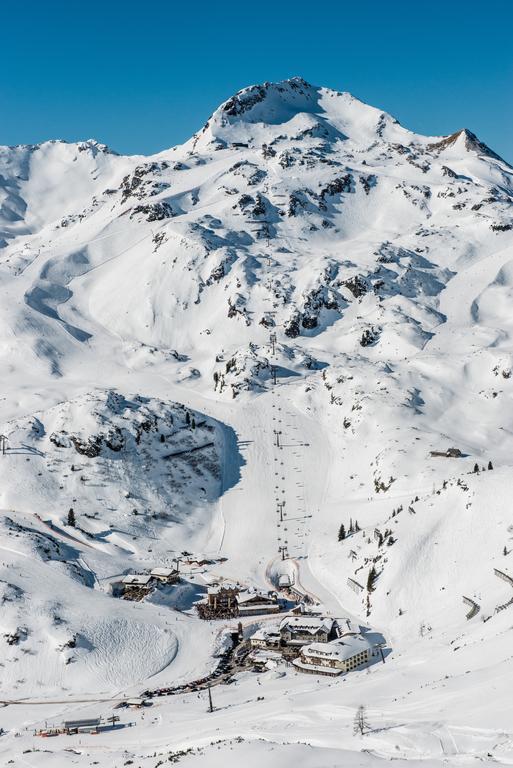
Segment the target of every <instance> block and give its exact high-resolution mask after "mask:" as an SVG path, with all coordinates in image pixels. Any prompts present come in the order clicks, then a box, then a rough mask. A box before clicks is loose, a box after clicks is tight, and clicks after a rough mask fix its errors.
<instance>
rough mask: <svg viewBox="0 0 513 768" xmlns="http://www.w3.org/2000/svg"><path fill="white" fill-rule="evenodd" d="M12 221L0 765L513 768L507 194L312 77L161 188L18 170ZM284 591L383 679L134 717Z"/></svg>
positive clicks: (8, 188)
mask: <svg viewBox="0 0 513 768" xmlns="http://www.w3.org/2000/svg"><path fill="white" fill-rule="evenodd" d="M0 192H1V197H0V203H1V208H0V243H1V247H0V311H1V314H2V317H1V323H0V355H1V358H2V359H1V366H2V371H3V375H2V384H3V387H2V393H1V396H0V422H1V423H0V432H1V434H2V435H3V436H5V441H4V443H3V444H4V445H5V449H4V451H5V452H3V453H2V445H0V454H2V455H0V509H1V512H0V606H1V610H0V647H1V648H2V654H1V658H0V699H1V701H2V703H3V706H2V707H1V708H0V727H1V728H2V735H1V736H0V762H1V764H2V765H13V766H31V768H32V767H33V768H35V767H36V766H37V768H40V767H45V768H46V766H51V767H52V768H61V766H62V767H63V768H64V767H67V766H80V767H81V766H90V765H97V766H99V767H100V768H114V767H115V768H118V766H119V767H121V766H124V765H133V766H136V767H137V768H139V767H140V768H156V766H158V765H165V764H169V763H170V762H171V763H172V762H178V763H179V764H181V765H184V766H189V765H191V766H195V765H198V766H203V765H204V766H208V768H216V766H221V765H223V766H228V767H229V766H232V765H233V766H235V765H236V764H237V765H238V764H240V762H241V761H243V762H244V763H245V765H247V766H248V768H253V766H255V767H256V766H260V765H266V766H270V768H274V766H276V767H277V766H280V768H282V767H285V768H288V766H304V767H305V768H327V766H339V765H348V766H355V768H356V766H362V768H371V767H374V766H376V765H378V764H380V763H382V762H383V761H388V760H395V761H399V762H400V763H403V764H406V763H407V764H409V765H411V764H414V765H417V764H418V763H420V761H422V764H423V765H429V766H430V767H431V766H439V765H441V764H442V763H444V764H453V765H458V766H460V765H472V764H474V763H476V761H479V762H480V763H482V762H485V763H486V762H490V763H492V762H493V763H500V764H505V765H506V764H511V762H512V761H513V737H512V733H513V731H512V726H511V684H512V678H513V664H512V658H513V646H512V640H511V638H512V626H513V605H512V597H513V586H511V583H510V582H509V581H508V578H507V577H508V576H510V577H511V576H513V517H512V515H511V509H510V485H511V479H512V460H511V456H512V455H513V451H512V448H513V431H512V430H513V401H512V394H511V387H513V376H512V370H513V357H512V353H513V348H512V341H511V330H512V324H511V323H512V321H511V317H512V315H511V296H512V285H513V269H512V263H513V262H512V258H513V219H512V215H511V211H512V205H511V202H512V199H513V171H512V169H511V167H510V166H509V165H508V164H507V163H506V162H504V161H503V160H501V159H500V158H499V157H497V156H496V155H495V154H494V153H493V151H492V150H490V149H489V148H487V147H486V146H485V145H484V144H482V143H481V142H480V141H479V139H478V138H477V137H475V136H474V135H473V134H472V133H471V132H470V131H461V132H456V133H455V134H453V135H452V136H450V137H423V136H419V135H417V134H414V133H411V132H410V131H408V130H406V129H405V128H403V127H402V126H400V125H399V124H398V123H397V121H395V120H394V119H393V118H392V117H391V116H389V115H386V114H385V113H383V112H381V111H380V110H376V109H374V108H372V107H369V106H367V105H365V104H363V103H362V102H360V101H358V100H357V99H355V98H354V97H352V96H350V95H349V94H346V93H342V94H339V93H337V92H334V91H331V90H329V89H323V88H316V87H314V86H311V85H309V84H307V83H305V82H304V81H303V80H301V79H300V78H294V79H292V80H289V81H284V82H282V83H277V84H267V83H266V84H264V85H261V86H252V87H250V88H248V89H245V90H244V91H242V92H240V93H239V94H236V95H235V96H234V97H232V98H231V99H229V100H228V101H227V102H225V104H223V105H221V107H220V108H219V109H218V110H217V111H216V112H215V113H214V115H213V116H212V117H211V119H210V120H209V122H208V123H207V125H206V126H205V127H204V128H203V129H202V130H201V131H199V132H198V134H196V135H195V136H194V137H193V138H192V139H191V140H190V141H189V142H187V143H186V144H184V145H182V146H179V147H176V148H173V149H170V150H166V151H165V152H163V153H161V154H159V155H156V156H154V157H151V158H147V157H142V156H141V157H123V156H119V155H116V154H115V153H113V152H111V151H110V150H109V149H108V148H107V147H105V146H104V145H101V144H98V143H97V142H93V141H88V142H83V143H82V144H66V143H64V142H47V143H44V144H41V145H37V146H31V147H27V146H20V147H3V148H1V149H0ZM450 449H453V450H450ZM282 502H285V505H284V507H282V510H283V513H282V517H283V519H282V520H280V513H279V509H280V506H279V505H281V504H282ZM70 509H72V510H73V514H74V517H75V525H72V524H70V519H69V510H70ZM356 521H357V523H358V528H359V530H357V531H356V532H351V533H349V530H350V526H351V523H353V526H351V528H353V527H354V523H355V522H356ZM341 525H344V527H345V531H346V534H347V535H346V536H345V538H342V539H341V540H339V531H340V526H341ZM184 553H188V554H186V555H184ZM176 558H179V559H180V560H181V562H180V572H181V583H180V584H179V585H175V586H172V587H168V588H165V589H159V590H154V591H152V592H151V593H150V594H148V595H147V596H146V597H144V599H142V600H140V601H130V600H123V599H120V598H119V597H116V596H114V594H113V592H112V585H113V584H114V583H116V582H117V581H119V579H121V578H122V577H123V576H124V575H126V574H128V573H145V572H148V571H149V570H151V569H152V568H155V567H158V566H165V567H170V566H172V565H173V563H174V562H176ZM372 568H374V570H375V578H374V579H371V580H369V572H370V570H371V569H372ZM497 572H499V575H498V573H497ZM285 573H287V574H289V575H290V576H291V578H292V579H293V580H294V582H295V584H296V586H297V588H298V590H300V591H301V592H302V593H303V594H304V595H305V596H307V599H308V600H310V601H311V605H315V610H317V611H319V612H320V613H321V614H322V615H326V616H331V617H338V618H343V617H347V618H349V619H351V620H352V621H353V622H355V623H356V624H358V625H360V626H361V627H364V628H366V629H368V631H369V632H371V633H373V635H375V636H376V637H377V636H380V637H382V638H383V639H384V646H385V647H386V655H385V658H384V662H385V663H382V661H379V662H378V663H372V664H369V665H367V666H364V667H362V668H358V669H356V670H354V671H351V672H348V673H345V674H342V675H340V676H339V677H336V678H330V677H326V676H320V675H314V674H308V675H307V674H303V673H301V672H300V671H298V670H296V668H295V667H293V666H292V665H290V664H287V663H286V662H285V661H283V662H280V663H277V664H276V665H271V666H270V668H269V669H268V670H267V671H260V672H255V671H253V670H251V669H249V668H242V667H241V668H240V669H238V670H236V671H234V672H233V674H232V676H231V680H226V678H223V679H222V680H220V679H217V680H216V679H212V688H211V695H212V701H213V711H209V709H210V707H209V699H208V690H207V689H206V688H205V686H201V685H200V686H198V687H197V690H195V691H190V690H188V691H186V692H182V693H180V692H177V693H174V695H168V696H158V697H157V696H155V697H150V706H147V707H142V708H140V709H132V708H126V707H124V708H117V707H118V705H119V704H123V703H126V702H127V701H129V700H132V699H137V698H138V697H141V696H142V695H143V693H144V692H145V691H155V690H157V689H160V688H164V689H165V688H176V687H178V686H182V685H183V686H185V685H186V684H188V683H190V682H191V681H198V680H202V679H209V680H210V679H211V678H210V675H211V674H212V672H213V671H214V670H215V669H216V667H217V665H218V663H219V658H220V655H221V654H222V653H223V651H224V650H225V649H226V647H227V633H229V632H231V631H233V630H234V629H236V628H237V620H236V619H230V620H223V619H220V620H213V621H201V620H200V619H199V618H198V615H197V612H196V608H195V605H196V603H197V602H198V600H201V599H202V598H204V596H205V593H206V590H207V588H208V586H209V585H211V584H213V583H215V582H218V581H221V582H223V581H226V582H237V583H239V584H241V585H243V586H244V587H248V588H256V589H259V590H263V591H266V590H269V589H271V588H273V589H276V588H277V583H278V578H279V576H280V575H283V574H285ZM500 574H503V576H500ZM504 576H505V577H506V578H504ZM348 579H349V580H350V581H348ZM355 582H356V583H357V584H360V586H361V588H362V589H361V590H360V591H358V590H357V591H354V583H355ZM351 584H353V586H351ZM467 617H468V618H467ZM276 620H277V619H276V617H275V616H273V617H267V616H256V617H252V618H251V619H248V618H246V619H244V620H242V623H243V631H244V635H245V637H247V636H248V635H249V634H251V632H252V631H254V629H256V628H257V627H258V626H264V625H265V624H267V623H270V622H273V621H276ZM278 620H279V619H278ZM359 706H364V707H365V717H366V720H367V726H366V727H365V729H364V733H363V735H362V734H360V733H354V720H355V714H356V712H357V709H358V707H359ZM114 715H118V716H119V718H120V719H119V721H114V722H113V723H112V725H109V720H108V719H109V718H111V717H113V716H114ZM87 718H102V721H103V723H104V725H105V727H104V728H102V730H101V731H100V733H98V734H87V733H79V734H72V735H65V734H60V735H58V736H54V737H51V738H42V737H40V736H37V735H35V734H36V732H37V731H40V730H44V729H48V728H51V727H52V726H58V725H59V724H61V723H62V722H64V721H72V720H79V719H87Z"/></svg>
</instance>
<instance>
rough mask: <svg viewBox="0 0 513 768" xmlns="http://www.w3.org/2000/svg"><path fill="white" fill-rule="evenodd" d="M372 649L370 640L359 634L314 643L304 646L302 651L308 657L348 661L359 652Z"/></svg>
mask: <svg viewBox="0 0 513 768" xmlns="http://www.w3.org/2000/svg"><path fill="white" fill-rule="evenodd" d="M371 650H372V646H371V645H370V643H369V642H368V640H366V639H365V637H362V636H361V635H357V636H356V637H352V636H346V637H344V638H337V639H336V640H332V641H331V642H329V643H312V644H311V645H306V646H304V648H303V650H302V651H301V653H302V655H303V656H304V657H306V658H312V659H313V658H316V659H319V658H322V659H326V660H333V661H347V660H348V659H352V658H353V656H357V655H358V654H359V653H365V651H368V652H369V653H370V651H371Z"/></svg>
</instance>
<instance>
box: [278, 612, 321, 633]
mask: <svg viewBox="0 0 513 768" xmlns="http://www.w3.org/2000/svg"><path fill="white" fill-rule="evenodd" d="M333 625H334V619H330V618H326V617H323V616H305V615H304V614H302V615H301V616H287V617H285V618H284V619H283V620H282V621H281V623H280V632H284V631H287V630H288V631H290V632H291V633H294V632H298V633H302V634H311V635H316V634H317V633H318V632H326V634H328V635H329V634H330V632H331V631H332V630H333Z"/></svg>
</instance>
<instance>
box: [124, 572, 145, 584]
mask: <svg viewBox="0 0 513 768" xmlns="http://www.w3.org/2000/svg"><path fill="white" fill-rule="evenodd" d="M150 581H151V576H150V575H149V574H145V573H127V575H126V576H124V577H123V584H126V585H128V586H134V587H145V586H147V585H148V584H149V583H150Z"/></svg>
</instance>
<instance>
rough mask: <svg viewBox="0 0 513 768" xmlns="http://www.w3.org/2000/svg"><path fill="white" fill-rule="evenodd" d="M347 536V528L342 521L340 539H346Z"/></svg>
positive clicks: (339, 530) (339, 531)
mask: <svg viewBox="0 0 513 768" xmlns="http://www.w3.org/2000/svg"><path fill="white" fill-rule="evenodd" d="M345 538H346V529H345V527H344V523H342V525H341V526H340V528H339V529H338V540H339V541H344V539H345Z"/></svg>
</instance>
